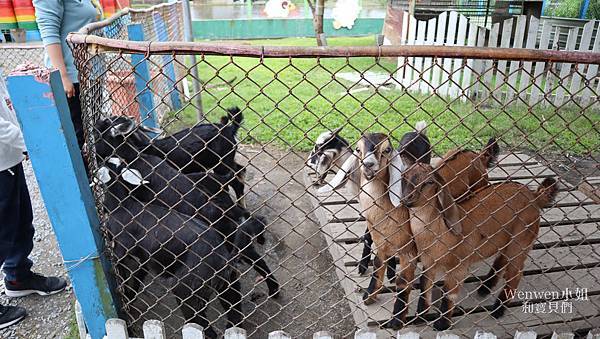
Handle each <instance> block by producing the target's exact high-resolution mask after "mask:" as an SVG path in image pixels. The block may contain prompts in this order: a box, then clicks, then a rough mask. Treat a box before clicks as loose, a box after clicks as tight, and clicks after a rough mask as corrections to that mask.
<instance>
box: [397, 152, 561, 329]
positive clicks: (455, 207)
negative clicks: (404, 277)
mask: <svg viewBox="0 0 600 339" xmlns="http://www.w3.org/2000/svg"><path fill="white" fill-rule="evenodd" d="M556 186H557V185H556V180H555V179H551V178H548V179H545V180H544V181H543V182H542V184H541V185H540V186H539V188H538V189H537V191H536V192H532V191H531V190H529V188H527V186H526V185H523V184H520V183H516V182H504V183H499V184H495V185H487V186H485V187H483V188H481V189H479V190H478V191H476V192H475V193H473V196H472V197H470V198H469V199H467V200H464V201H462V202H461V203H458V204H457V203H455V202H454V199H452V196H451V195H450V192H449V190H448V188H447V187H446V186H445V180H444V179H443V178H442V177H441V176H440V175H439V174H438V173H437V172H435V171H434V169H433V168H432V167H431V166H429V165H426V164H416V165H414V166H413V167H412V168H410V169H408V170H407V171H405V172H404V173H403V176H402V196H403V204H404V205H405V206H406V207H408V208H409V210H410V228H411V232H412V234H413V235H414V241H415V243H416V246H417V249H418V252H419V259H420V261H421V263H422V264H423V277H424V278H423V279H422V280H421V282H422V283H424V284H425V285H424V286H422V289H421V290H422V294H421V298H420V299H419V307H418V311H417V312H418V313H421V312H426V311H427V310H428V308H429V307H430V305H431V288H432V286H433V282H434V281H435V278H436V275H438V274H442V275H443V277H444V297H443V299H442V305H441V307H440V312H441V315H440V317H439V318H438V320H437V321H436V322H435V323H434V328H435V329H436V330H445V329H448V328H449V327H450V323H451V319H452V312H453V310H454V303H455V301H456V298H457V297H458V293H459V291H460V286H461V284H462V283H463V281H464V280H465V278H466V277H467V274H468V272H469V268H470V267H471V266H472V265H473V264H475V263H477V262H480V261H482V260H484V259H486V258H489V257H492V256H495V255H498V257H497V258H496V260H495V262H494V265H493V268H492V269H491V270H490V273H489V274H488V278H486V282H485V283H484V285H483V286H482V288H480V293H481V292H487V293H489V291H490V289H491V288H492V287H493V286H494V285H495V284H496V283H497V282H498V280H499V279H500V278H501V277H502V274H503V275H504V278H505V279H506V285H505V287H504V289H503V291H502V292H501V293H500V295H499V296H498V298H497V300H496V303H495V304H494V310H493V311H492V316H493V317H495V318H498V317H500V316H502V315H503V314H504V311H505V308H506V306H505V303H506V302H507V301H508V300H509V299H510V297H511V296H512V295H513V293H514V292H515V289H516V288H517V287H518V285H519V281H520V279H521V276H522V270H523V265H524V263H525V260H526V259H527V254H528V253H529V251H530V250H531V247H532V245H533V242H534V241H535V239H536V238H537V234H538V230H539V226H540V210H541V208H542V207H544V206H546V205H547V204H549V203H550V202H552V201H553V200H554V198H555V196H556V193H557V187H556ZM509 262H510V264H509Z"/></svg>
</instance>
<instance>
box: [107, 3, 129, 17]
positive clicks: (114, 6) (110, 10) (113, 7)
mask: <svg viewBox="0 0 600 339" xmlns="http://www.w3.org/2000/svg"><path fill="white" fill-rule="evenodd" d="M100 5H102V11H103V12H104V17H105V18H108V17H110V16H112V15H113V14H115V13H116V12H118V11H120V10H122V9H124V8H126V7H129V0H100Z"/></svg>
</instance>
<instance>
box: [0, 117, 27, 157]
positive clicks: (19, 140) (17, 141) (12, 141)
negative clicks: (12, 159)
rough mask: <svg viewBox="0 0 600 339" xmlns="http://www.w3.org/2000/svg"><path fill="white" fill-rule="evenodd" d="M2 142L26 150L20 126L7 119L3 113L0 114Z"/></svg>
mask: <svg viewBox="0 0 600 339" xmlns="http://www.w3.org/2000/svg"><path fill="white" fill-rule="evenodd" d="M0 144H4V145H8V146H11V147H14V148H18V149H20V150H21V151H22V152H25V150H26V149H25V143H24V141H23V135H22V134H21V129H20V128H19V126H16V125H15V124H13V123H12V122H10V121H8V120H6V119H5V118H4V116H3V115H2V114H0Z"/></svg>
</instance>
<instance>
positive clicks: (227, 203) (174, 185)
mask: <svg viewBox="0 0 600 339" xmlns="http://www.w3.org/2000/svg"><path fill="white" fill-rule="evenodd" d="M109 163H112V164H113V165H117V166H120V168H121V171H122V172H123V175H129V176H131V177H133V180H138V181H139V182H140V183H142V182H143V183H144V185H141V186H140V187H137V188H136V189H135V190H134V191H132V193H131V194H132V195H133V196H135V197H136V199H138V200H139V201H142V202H147V203H152V204H157V205H161V206H163V207H167V208H173V209H174V210H176V211H178V212H180V213H183V214H186V215H189V216H194V217H196V218H198V219H199V220H201V221H203V222H205V223H207V224H208V225H210V226H211V227H212V228H214V229H215V230H217V231H218V232H219V233H220V234H221V235H222V236H223V237H224V238H225V240H226V245H227V249H228V250H229V251H230V252H231V253H237V252H238V251H239V252H240V254H241V259H242V260H243V261H244V262H246V263H248V264H250V265H252V266H253V267H254V269H255V270H256V271H257V272H258V273H259V274H260V275H261V276H262V277H263V278H265V279H266V280H265V282H266V284H267V287H268V289H269V295H270V296H272V297H274V298H277V297H279V283H278V282H277V280H276V279H275V277H274V275H273V274H272V273H271V270H270V269H269V266H268V265H267V263H266V262H265V261H264V259H263V258H262V257H261V256H260V254H259V253H258V252H257V251H256V249H255V248H254V246H253V245H252V238H253V237H256V238H257V241H258V242H259V243H261V242H262V243H264V236H263V233H264V231H265V222H264V220H263V219H262V218H260V217H253V216H250V213H249V212H248V211H247V210H246V209H245V208H242V207H240V206H239V205H238V204H236V203H235V202H233V200H232V199H231V197H230V196H229V194H228V193H226V192H225V191H223V190H222V189H221V188H222V186H220V183H221V182H222V180H223V179H222V178H220V177H219V176H216V175H214V174H210V173H195V174H190V175H185V174H181V173H179V172H178V171H177V170H175V169H174V168H172V167H171V166H169V164H168V163H166V162H165V161H164V160H161V159H160V158H158V157H155V156H152V155H148V154H140V155H139V157H138V158H137V159H135V160H133V161H131V162H129V163H128V164H121V160H120V159H119V158H110V159H109ZM136 176H137V179H136V178H135V177H136ZM190 177H191V178H190ZM207 187H208V188H209V189H207ZM243 229H245V230H247V231H249V232H248V233H247V234H245V236H246V240H248V241H247V243H248V245H247V246H245V247H243V248H241V247H237V246H235V243H236V242H237V240H236V237H240V236H242V235H244V234H243V233H245V232H240V230H243Z"/></svg>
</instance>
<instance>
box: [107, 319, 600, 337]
mask: <svg viewBox="0 0 600 339" xmlns="http://www.w3.org/2000/svg"><path fill="white" fill-rule="evenodd" d="M143 332H144V339H166V338H167V335H166V332H165V328H164V326H163V323H162V322H160V321H158V320H147V321H146V322H144V325H143ZM385 333H387V332H385ZM181 335H182V337H183V339H204V332H203V331H202V327H201V326H199V325H196V324H186V325H184V326H183V329H182V330H181ZM312 337H313V339H334V338H335V336H334V335H333V334H331V333H330V332H327V331H320V332H316V333H315V334H313V336H312ZM378 337H379V338H383V337H384V335H379V336H378V335H377V331H375V330H374V329H360V330H358V331H356V332H355V333H354V338H355V339H376V338H378ZM385 337H386V338H389V334H386V335H385ZM395 337H396V339H419V337H420V336H419V333H417V332H414V331H410V330H408V331H407V330H401V331H398V332H397V333H396V336H395ZM536 337H537V333H536V332H534V331H517V332H516V333H515V336H514V338H515V339H535V338H536ZM574 337H575V335H574V334H573V333H556V332H555V333H554V334H553V335H552V339H573V338H574ZM223 338H224V339H246V338H248V336H247V334H246V330H244V329H242V328H239V327H232V328H229V329H227V330H226V331H225V334H224V336H223ZM291 338H292V337H291V336H290V335H289V334H287V333H286V332H284V331H274V332H271V333H269V336H268V339H291ZM459 338H460V336H458V335H456V334H453V333H451V331H450V332H449V331H444V332H440V333H438V334H437V337H436V339H459ZM473 338H474V339H496V338H497V336H496V335H494V334H493V333H490V332H485V331H477V332H476V333H475V336H474V337H473ZM105 339H131V338H130V337H129V336H128V334H127V325H126V324H125V321H123V320H121V319H109V320H108V321H107V322H106V336H105ZM586 339H600V331H599V330H592V331H589V333H588V334H587V337H586Z"/></svg>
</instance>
